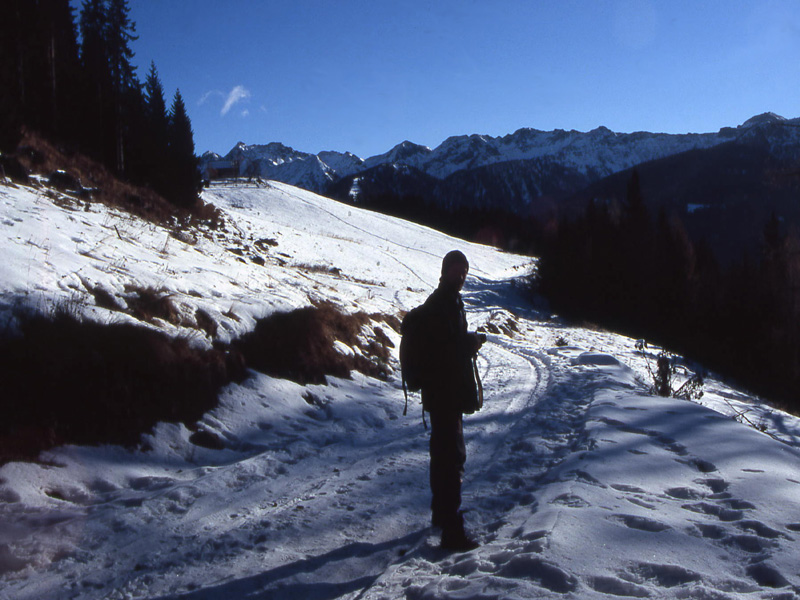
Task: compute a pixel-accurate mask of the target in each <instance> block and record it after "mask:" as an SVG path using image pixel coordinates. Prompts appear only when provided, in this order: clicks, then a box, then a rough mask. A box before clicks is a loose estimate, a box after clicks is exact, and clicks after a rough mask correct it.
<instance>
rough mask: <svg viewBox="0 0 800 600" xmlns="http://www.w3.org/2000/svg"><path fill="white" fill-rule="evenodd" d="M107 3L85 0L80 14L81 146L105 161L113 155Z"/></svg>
mask: <svg viewBox="0 0 800 600" xmlns="http://www.w3.org/2000/svg"><path fill="white" fill-rule="evenodd" d="M106 21H107V14H106V5H105V2H104V1H103V0H84V3H83V6H82V8H81V13H80V21H79V22H80V31H81V69H82V84H83V85H82V87H83V89H84V90H85V94H84V99H85V100H84V103H83V113H84V114H83V115H82V118H81V121H83V122H84V123H85V128H86V129H85V131H84V147H85V149H86V151H87V152H88V153H89V154H90V155H91V156H93V157H94V158H96V159H99V160H101V161H103V162H105V163H106V164H108V163H109V162H110V161H109V160H108V159H109V157H110V156H113V151H112V150H113V138H111V137H110V136H109V134H108V132H109V129H110V128H111V126H112V125H113V120H112V114H113V109H112V104H111V73H110V71H109V67H108V48H107V44H106Z"/></svg>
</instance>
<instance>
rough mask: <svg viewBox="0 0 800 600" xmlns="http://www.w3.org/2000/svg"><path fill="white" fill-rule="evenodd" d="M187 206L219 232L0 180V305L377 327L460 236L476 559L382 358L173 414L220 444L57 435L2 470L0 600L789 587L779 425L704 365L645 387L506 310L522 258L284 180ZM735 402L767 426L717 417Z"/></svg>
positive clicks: (415, 412)
mask: <svg viewBox="0 0 800 600" xmlns="http://www.w3.org/2000/svg"><path fill="white" fill-rule="evenodd" d="M205 199H206V201H208V202H212V203H214V204H216V205H217V206H219V207H220V208H222V209H223V210H224V211H225V213H226V215H227V216H228V220H229V226H228V227H227V229H226V230H225V231H216V232H215V231H204V232H201V234H200V235H198V239H197V241H196V243H194V244H190V243H185V242H181V241H180V240H178V239H175V238H174V237H172V236H171V234H170V232H169V230H167V229H165V228H163V227H159V226H155V225H150V224H144V223H141V222H137V221H134V220H132V219H130V218H129V217H126V216H125V215H122V214H119V213H116V212H114V211H109V210H106V209H104V208H103V207H100V206H97V205H90V206H89V207H88V209H87V208H80V209H79V210H75V206H72V207H71V208H70V207H69V205H68V203H62V205H57V204H54V203H53V202H52V201H51V200H50V199H49V198H45V197H43V196H42V195H41V193H40V192H39V191H37V190H35V189H33V188H10V187H0V209H1V210H2V214H0V232H3V233H4V234H5V235H3V236H1V237H0V243H2V245H3V252H4V260H3V262H2V264H0V276H2V280H1V281H2V283H3V287H2V290H0V306H2V307H3V310H4V311H5V312H6V314H8V312H9V311H12V310H15V309H17V308H18V307H19V306H20V304H25V305H28V306H30V305H32V306H34V307H38V308H39V309H42V310H45V309H48V307H50V306H52V304H53V303H55V302H59V301H66V302H69V303H71V306H72V307H73V310H75V311H77V312H80V313H81V314H83V315H84V317H85V318H91V319H97V320H101V321H105V322H111V321H114V320H118V319H122V320H133V317H131V316H130V315H127V314H124V313H122V312H119V311H109V310H106V309H100V308H97V307H96V306H95V305H94V302H93V300H92V298H91V294H90V292H89V291H88V288H92V287H95V286H104V288H105V289H108V290H110V291H112V292H113V294H114V297H116V298H118V300H119V302H120V304H121V306H124V303H125V294H126V293H127V292H126V291H125V290H126V286H129V285H130V284H132V283H133V284H136V285H150V286H153V287H156V288H159V289H161V288H163V289H165V290H166V291H167V292H169V293H171V294H173V298H174V300H175V302H176V303H178V304H179V305H180V306H182V307H184V310H185V311H186V314H187V315H189V316H191V315H193V314H195V313H196V310H197V309H198V308H201V307H202V308H204V309H205V310H206V311H207V312H208V313H209V314H211V315H213V316H214V318H215V319H216V322H217V324H218V325H219V329H220V332H221V333H220V338H221V339H222V340H223V341H224V340H229V339H232V338H234V337H237V336H238V335H240V334H241V333H242V332H244V331H246V330H247V329H248V328H250V327H252V325H253V323H254V322H255V319H257V318H260V317H261V316H264V315H266V314H269V313H271V312H273V311H276V310H286V309H290V308H298V307H301V306H307V305H308V304H309V303H310V302H311V301H312V300H313V301H317V300H330V301H333V302H335V303H337V304H339V305H340V306H342V307H344V308H345V309H346V310H352V311H355V310H363V311H364V312H367V313H370V314H372V313H379V314H392V315H396V314H398V313H399V312H400V311H402V310H407V309H409V308H411V307H412V306H414V305H415V304H417V303H418V302H421V301H422V299H424V297H425V296H426V295H427V293H429V291H430V290H432V289H433V287H434V286H435V285H436V281H437V279H438V274H439V273H438V271H439V265H440V261H441V256H443V255H444V254H445V253H446V252H447V251H449V250H451V249H453V248H458V249H461V250H462V251H464V252H465V253H466V254H467V256H468V257H469V258H470V260H471V263H472V268H471V271H470V277H469V279H468V281H467V285H466V287H465V291H464V297H465V300H466V302H467V306H468V312H469V320H470V325H471V328H477V327H480V326H483V327H486V328H487V331H489V342H488V343H487V344H486V345H485V346H484V348H483V349H482V351H481V354H480V360H479V368H480V371H481V374H482V376H483V382H484V389H485V396H486V401H485V406H484V408H483V410H481V411H480V412H479V413H476V414H475V415H471V416H468V417H466V419H465V434H466V439H467V444H468V462H467V470H466V473H465V481H464V508H465V509H466V520H467V523H468V526H469V527H470V529H471V530H472V531H473V532H474V534H475V535H476V536H477V537H478V539H479V540H480V541H481V543H482V545H481V547H480V548H478V549H477V550H475V551H474V552H470V553H465V554H447V553H443V552H442V551H440V550H439V549H438V548H437V547H436V546H437V543H438V536H437V535H436V534H435V533H434V532H433V531H432V530H431V529H430V528H429V527H428V525H429V510H428V504H429V501H430V500H429V491H428V481H427V477H428V473H427V439H428V438H427V432H426V431H425V430H424V429H423V427H422V424H421V418H420V412H419V405H418V403H417V402H416V398H414V399H413V400H412V402H411V404H410V407H409V415H408V416H407V417H403V416H402V410H403V404H404V401H403V397H402V391H401V389H400V382H399V377H398V374H397V373H395V374H394V376H393V377H392V378H390V380H389V381H386V382H383V381H378V380H375V379H370V378H367V377H364V376H362V375H360V374H358V373H354V374H353V378H352V379H350V380H343V379H335V378H329V381H328V385H309V386H300V385H297V384H294V383H292V382H288V381H284V380H278V379H273V378H270V377H267V376H265V375H261V374H258V373H255V372H251V374H250V377H249V378H248V379H247V380H246V381H245V382H243V383H242V384H241V385H230V386H228V387H227V388H226V389H225V390H224V392H223V393H222V395H221V397H220V404H219V406H218V407H217V408H216V409H214V410H212V411H210V412H209V413H207V414H206V415H205V416H204V417H203V419H202V420H201V421H200V422H199V423H198V428H199V429H200V430H201V431H205V432H207V433H208V434H209V435H210V436H211V437H212V438H213V439H215V440H218V441H219V444H218V447H215V448H209V447H205V446H200V445H197V444H195V443H192V442H191V440H190V437H191V431H189V430H188V429H187V428H186V427H185V426H183V425H175V424H160V425H159V426H158V427H156V429H155V430H154V431H153V432H152V433H151V434H149V435H147V436H145V437H144V439H143V444H142V446H141V447H140V448H139V449H137V450H125V449H122V448H119V447H115V446H106V447H94V448H89V447H78V446H66V447H62V448H57V449H54V450H53V451H50V452H48V453H46V454H45V455H44V456H43V459H44V460H43V461H42V462H41V463H39V464H23V463H9V464H6V465H4V466H3V467H0V524H1V525H2V526H0V598H2V599H3V600H10V599H11V598H14V600H22V599H33V598H37V599H38V598H56V599H61V598H88V599H94V598H98V599H99V598H110V599H139V598H188V599H200V598H203V599H223V598H225V599H227V598H245V597H263V598H271V599H283V598H318V599H323V598H324V599H332V598H347V599H355V598H364V599H369V598H371V599H378V598H414V599H421V598H445V597H446V598H464V599H473V598H576V599H577V598H580V599H584V598H588V599H594V598H598V599H599V598H609V597H650V598H676V599H678V598H713V599H723V598H754V599H755V598H758V599H762V598H787V599H788V598H792V597H796V596H798V594H800V574H799V573H798V568H797V561H796V557H797V555H798V549H799V548H798V541H797V536H798V535H800V517H799V516H798V512H797V498H798V492H800V489H799V488H800V460H798V459H800V454H799V453H798V440H800V436H798V433H800V431H799V430H798V420H797V419H796V418H794V417H791V416H789V415H786V414H784V413H780V412H779V411H775V410H772V409H770V408H769V407H767V406H765V405H762V404H759V403H758V402H757V400H756V399H754V398H752V397H749V396H748V395H747V394H746V393H744V392H742V391H740V390H735V389H731V388H730V387H728V386H727V385H725V383H724V382H722V381H719V380H718V379H716V378H714V377H713V376H712V377H711V378H710V379H709V382H708V383H707V385H706V392H707V393H706V395H705V396H704V398H703V400H702V404H698V403H691V402H686V401H682V400H676V399H666V398H657V397H653V396H651V395H649V394H647V387H648V386H647V381H646V369H645V367H644V362H643V361H644V359H643V357H642V356H641V355H640V354H639V353H637V352H636V351H635V345H634V341H633V340H630V339H627V338H624V337H622V336H618V335H615V334H612V333H608V332H603V331H595V330H590V329H582V328H578V327H574V326H570V325H569V324H566V323H563V322H561V321H560V320H559V319H557V318H554V317H551V316H550V315H549V314H548V313H547V312H545V311H543V310H542V309H541V308H540V309H539V310H536V309H534V308H532V307H531V306H530V304H529V302H528V299H527V298H526V297H525V294H524V290H523V289H522V287H521V286H520V285H518V283H517V282H516V279H517V278H519V277H520V276H522V275H525V274H526V273H527V271H528V269H529V268H530V266H531V265H530V261H529V259H526V258H524V257H519V256H514V255H509V254H505V253H500V252H497V251H495V250H492V249H490V248H486V247H481V246H476V245H471V244H466V243H464V242H461V241H458V240H455V239H453V238H449V237H447V236H443V235H441V234H439V233H437V232H434V231H432V230H430V229H427V228H424V227H419V226H416V225H411V224H408V223H404V222H402V221H399V220H396V219H391V218H389V217H384V216H381V215H376V214H373V213H366V212H363V211H360V210H358V209H355V208H352V207H348V206H344V205H341V204H337V203H335V202H331V201H328V200H326V199H324V198H320V197H318V196H315V195H313V194H310V193H308V192H304V191H301V190H297V189H295V188H291V187H289V186H285V185H282V184H270V186H269V187H267V188H252V187H251V188H246V187H230V188H225V187H218V188H212V190H210V191H208V192H206V193H205ZM259 240H270V243H269V244H257V242H258V241H259ZM273 241H274V242H277V243H276V244H275V245H273V244H272V242H273ZM253 256H258V257H260V258H262V259H263V264H258V263H257V262H254V261H253V260H252V258H253ZM85 282H86V283H85ZM234 315H235V317H234ZM143 326H148V327H159V328H161V329H163V330H165V331H169V332H171V333H173V334H174V335H190V336H192V339H193V340H194V341H195V343H197V344H208V343H210V340H209V339H208V338H207V337H205V336H204V335H203V334H202V333H200V332H198V331H197V330H196V329H193V328H192V327H191V326H185V327H182V326H176V325H171V324H168V323H165V322H161V323H159V322H156V323H155V324H147V325H143ZM384 331H386V332H387V333H388V334H390V337H392V339H393V341H395V343H396V342H397V341H398V338H397V334H396V333H394V332H392V331H391V330H389V328H388V327H384ZM564 342H566V344H565V343H564ZM342 350H343V351H345V352H346V351H347V349H346V348H343V349H342ZM351 350H352V349H351ZM394 365H395V366H396V363H394ZM743 410H747V411H749V412H748V414H749V415H750V416H751V417H752V419H753V420H755V421H757V422H758V423H761V424H763V425H764V428H765V430H766V432H764V433H762V432H760V431H758V430H756V429H754V428H753V427H750V426H747V425H745V424H742V423H740V422H737V421H736V420H735V419H733V418H731V416H735V415H736V414H737V413H739V412H741V411H743ZM99 426H102V425H101V424H99ZM776 438H778V439H776ZM778 440H781V441H778Z"/></svg>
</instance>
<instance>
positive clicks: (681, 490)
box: [664, 487, 705, 500]
mask: <svg viewBox="0 0 800 600" xmlns="http://www.w3.org/2000/svg"><path fill="white" fill-rule="evenodd" d="M664 493H665V494H666V495H667V496H669V497H670V498H675V499H676V500H701V499H703V498H704V497H705V494H703V493H701V492H698V491H697V490H693V489H691V488H687V487H676V488H670V489H668V490H666V491H665V492H664Z"/></svg>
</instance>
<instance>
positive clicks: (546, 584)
mask: <svg viewBox="0 0 800 600" xmlns="http://www.w3.org/2000/svg"><path fill="white" fill-rule="evenodd" d="M497 575H499V576H501V577H508V578H509V579H527V580H530V581H533V582H534V583H536V584H538V585H539V586H541V587H543V588H545V589H546V590H550V591H551V592H556V593H559V594H569V593H570V592H574V591H575V590H576V589H577V587H578V580H577V579H576V578H575V577H574V576H573V575H570V574H569V573H567V572H566V571H564V570H562V569H560V568H559V567H557V566H555V565H553V564H550V563H548V562H546V561H544V560H542V559H541V558H539V557H538V556H536V555H534V554H518V555H516V556H514V557H513V558H512V559H511V560H509V561H508V562H507V563H506V564H505V565H503V566H502V567H501V568H500V569H499V570H498V571H497Z"/></svg>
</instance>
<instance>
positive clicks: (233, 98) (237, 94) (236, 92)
mask: <svg viewBox="0 0 800 600" xmlns="http://www.w3.org/2000/svg"><path fill="white" fill-rule="evenodd" d="M250 96H251V94H250V92H249V91H248V90H247V89H246V88H245V87H244V86H242V85H237V86H236V87H235V88H233V89H232V90H231V92H230V93H229V94H228V98H227V99H226V100H225V105H224V106H223V107H222V112H220V114H221V115H222V116H225V115H227V114H228V111H230V109H231V108H233V105H234V104H236V103H237V102H241V101H242V100H246V99H247V98H250Z"/></svg>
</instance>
